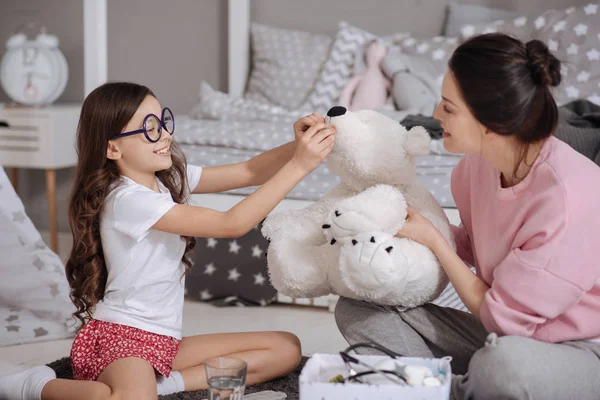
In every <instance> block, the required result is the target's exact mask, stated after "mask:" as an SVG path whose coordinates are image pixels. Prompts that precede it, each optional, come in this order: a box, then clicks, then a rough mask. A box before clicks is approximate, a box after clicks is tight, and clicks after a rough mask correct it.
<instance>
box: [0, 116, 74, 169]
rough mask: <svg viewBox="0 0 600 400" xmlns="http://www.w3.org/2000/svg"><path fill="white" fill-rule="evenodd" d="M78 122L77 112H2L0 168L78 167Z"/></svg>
mask: <svg viewBox="0 0 600 400" xmlns="http://www.w3.org/2000/svg"><path fill="white" fill-rule="evenodd" d="M77 119H78V109H76V108H66V107H61V108H59V109H55V108H52V107H50V108H47V109H40V110H35V109H19V108H14V109H2V110H1V111H0V165H6V166H9V167H17V168H63V167H68V166H73V165H75V164H76V162H77V154H76V150H75V130H76V129H77Z"/></svg>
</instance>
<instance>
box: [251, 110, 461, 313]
mask: <svg viewBox="0 0 600 400" xmlns="http://www.w3.org/2000/svg"><path fill="white" fill-rule="evenodd" d="M331 123H332V124H334V125H335V126H336V128H337V135H336V144H335V148H334V149H333V151H332V152H331V153H330V155H329V156H328V158H327V164H328V167H329V169H330V170H331V171H332V172H333V173H335V174H337V175H338V176H339V177H340V178H341V183H340V184H339V185H338V186H337V187H336V188H335V189H334V190H332V191H331V192H330V193H328V194H327V195H326V196H325V197H324V198H323V199H322V200H320V201H318V202H316V203H315V204H313V205H311V206H309V207H306V208H304V209H301V210H293V211H287V212H282V213H276V214H273V215H272V216H270V217H268V218H267V219H266V221H265V223H264V225H263V229H262V232H263V235H264V236H265V237H267V238H268V239H269V240H270V241H271V243H270V245H269V249H268V253H267V261H268V266H269V273H270V276H271V281H272V283H273V285H274V286H275V288H276V289H277V290H278V291H279V292H281V293H283V294H285V295H288V296H292V297H299V298H306V297H318V296H322V295H326V294H329V293H335V294H338V295H341V296H345V297H349V298H353V299H359V300H367V301H370V302H375V303H379V304H393V305H402V306H405V307H415V306H417V305H420V304H424V303H426V302H429V301H431V300H433V299H435V298H436V297H437V296H438V295H439V294H440V293H441V291H442V290H443V289H444V287H445V286H446V285H447V283H448V278H447V276H446V274H445V273H444V271H443V269H442V267H441V265H440V264H439V262H438V260H437V258H436V257H435V255H434V254H433V253H432V251H431V250H429V249H428V248H427V247H425V246H423V245H420V244H418V243H416V242H414V241H412V240H409V239H400V238H397V237H395V236H394V235H395V234H396V233H397V232H398V231H399V230H400V229H401V228H402V226H403V225H404V222H405V220H406V205H407V203H408V204H410V205H411V206H412V207H414V208H415V209H416V210H418V211H419V212H421V213H422V214H423V215H424V216H425V217H427V218H428V219H429V220H430V221H431V222H432V223H433V224H434V225H435V226H436V227H437V228H438V229H439V230H440V231H441V232H442V234H443V235H444V236H445V237H446V238H447V239H448V240H449V241H450V243H452V245H454V241H453V238H452V234H451V231H450V227H449V222H448V219H447V217H446V215H445V214H444V212H443V210H442V208H441V207H440V205H439V204H438V203H437V201H436V200H435V198H434V197H433V196H432V195H431V193H430V192H429V191H428V190H427V189H426V188H425V187H423V186H422V185H421V184H419V183H418V182H417V181H416V179H415V175H416V163H415V157H416V156H419V155H425V154H428V153H429V145H430V138H429V135H428V133H427V131H426V130H425V129H424V128H422V127H414V128H412V129H411V130H410V131H407V130H406V129H405V128H404V127H403V126H402V125H400V124H399V123H398V122H397V121H394V120H393V119H391V118H389V117H387V116H385V115H383V114H380V113H378V112H375V111H370V110H361V111H356V112H350V111H347V112H346V114H344V115H341V116H338V117H333V118H332V119H331Z"/></svg>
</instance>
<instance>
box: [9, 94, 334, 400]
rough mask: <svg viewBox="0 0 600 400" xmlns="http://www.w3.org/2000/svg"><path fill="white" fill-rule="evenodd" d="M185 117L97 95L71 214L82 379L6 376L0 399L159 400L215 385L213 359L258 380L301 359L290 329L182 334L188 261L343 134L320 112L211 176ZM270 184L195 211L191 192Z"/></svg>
mask: <svg viewBox="0 0 600 400" xmlns="http://www.w3.org/2000/svg"><path fill="white" fill-rule="evenodd" d="M174 128H175V121H174V119H173V115H172V114H171V111H170V110H169V109H168V108H162V107H161V105H160V103H159V102H158V100H157V99H156V98H155V96H154V95H153V93H152V92H151V91H150V90H149V89H148V88H146V87H144V86H140V85H136V84H132V83H108V84H105V85H103V86H101V87H99V88H97V89H96V90H94V91H93V92H92V93H90V95H89V96H88V97H87V98H86V100H85V101H84V104H83V108H82V111H81V118H80V121H79V127H78V133H77V149H78V154H79V162H78V166H77V173H76V178H75V185H74V190H73V195H72V199H71V204H70V208H69V216H70V223H71V229H72V231H73V240H74V245H73V251H72V253H71V256H70V258H69V260H68V262H67V266H66V271H67V279H68V281H69V284H70V286H71V297H72V300H73V302H74V304H75V306H76V307H77V311H76V313H75V314H74V315H75V316H76V317H77V318H79V319H80V320H81V321H82V323H84V324H85V325H84V326H83V329H82V330H81V331H80V332H79V333H78V335H77V336H76V338H75V340H74V342H73V347H72V349H71V361H72V366H73V374H74V377H75V379H76V380H62V379H55V378H56V375H55V374H54V372H53V370H51V369H50V368H48V367H36V368H33V369H31V370H28V371H24V372H21V373H18V374H13V375H9V376H6V377H2V378H0V399H9V400H12V399H40V398H42V399H45V400H46V399H47V400H54V399H56V400H71V399H73V400H75V399H89V400H91V399H156V398H157V394H168V393H173V392H178V391H183V390H186V391H190V390H198V389H202V388H206V387H207V382H206V376H205V372H204V367H203V365H202V362H203V360H205V359H207V358H209V357H214V356H225V355H226V356H231V357H236V358H240V359H243V360H245V361H246V362H247V363H248V375H247V384H249V385H252V384H255V383H258V382H264V381H267V380H271V379H273V378H276V377H278V376H281V375H285V374H288V373H289V372H291V371H292V370H293V369H294V368H295V367H296V366H297V365H298V364H299V362H300V358H301V352H300V343H299V341H298V339H297V338H296V337H295V336H293V335H292V334H289V333H283V332H265V333H237V334H214V335H200V336H193V337H185V338H183V339H182V338H181V317H182V307H183V299H184V275H185V273H186V272H187V271H188V270H189V269H190V267H191V264H190V262H189V260H188V259H187V258H186V256H185V254H186V253H187V252H188V251H189V250H190V249H191V248H192V247H193V246H194V243H195V239H194V237H196V236H199V237H217V238H218V237H220V238H230V237H231V238H232V237H239V236H242V235H244V234H245V233H246V232H248V231H250V230H251V229H252V228H253V227H255V226H256V225H257V224H259V223H260V221H261V220H263V219H264V218H265V217H266V216H267V215H268V214H269V212H271V211H272V210H273V209H274V208H275V206H276V205H277V204H278V203H279V202H280V201H281V200H282V199H283V198H284V197H285V195H286V194H287V193H289V192H290V190H291V189H292V188H293V187H294V186H295V185H296V184H297V183H298V182H300V181H301V180H302V179H303V178H304V177H305V176H306V175H307V174H308V173H310V172H311V171H312V170H313V169H315V168H316V167H317V166H318V165H319V164H320V163H321V162H322V161H323V159H324V158H325V156H326V155H327V154H328V153H329V152H330V151H331V149H332V147H333V145H334V138H335V135H334V132H335V130H334V128H328V127H327V124H325V122H324V119H323V118H322V117H321V116H319V115H318V114H312V115H310V116H307V117H305V118H302V119H300V120H298V121H297V122H296V123H295V124H294V131H295V136H296V140H295V142H292V143H288V144H287V145H284V146H281V147H279V148H276V149H273V150H271V151H268V152H266V153H264V154H262V155H259V156H257V157H255V158H253V159H251V160H249V161H248V162H246V163H241V164H235V165H226V166H221V167H212V168H205V169H201V168H199V167H196V166H193V165H187V166H186V164H185V158H184V156H183V154H182V153H181V151H180V149H179V147H178V146H177V145H176V143H175V142H173V141H172V137H171V135H172V134H173V133H174ZM254 185H262V186H261V187H260V188H259V189H258V190H256V191H255V192H254V193H253V194H252V195H250V196H248V197H247V198H245V199H244V200H243V201H241V202H240V203H239V204H237V205H236V206H235V207H233V208H232V209H231V210H229V211H227V212H217V211H214V210H210V209H206V208H201V207H193V206H189V205H186V201H187V198H188V195H189V194H190V193H209V192H222V191H226V190H230V189H233V188H239V187H246V186H254Z"/></svg>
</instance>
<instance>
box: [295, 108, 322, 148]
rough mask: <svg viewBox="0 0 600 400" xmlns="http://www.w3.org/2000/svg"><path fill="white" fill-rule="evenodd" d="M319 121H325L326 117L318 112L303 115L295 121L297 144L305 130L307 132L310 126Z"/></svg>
mask: <svg viewBox="0 0 600 400" xmlns="http://www.w3.org/2000/svg"><path fill="white" fill-rule="evenodd" d="M319 122H325V118H323V117H322V116H321V114H319V113H317V112H314V113H312V114H310V115H307V116H305V117H302V118H300V119H299V120H297V121H296V122H294V137H295V140H296V144H297V143H298V142H299V141H300V139H301V138H302V136H303V135H304V132H306V131H307V130H308V128H310V127H311V126H313V125H314V124H317V123H319Z"/></svg>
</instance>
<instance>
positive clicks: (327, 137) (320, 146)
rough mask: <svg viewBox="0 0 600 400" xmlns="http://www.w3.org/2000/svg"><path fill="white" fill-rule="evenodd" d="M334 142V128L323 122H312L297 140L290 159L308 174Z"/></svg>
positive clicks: (320, 161) (323, 157) (326, 153)
mask: <svg viewBox="0 0 600 400" xmlns="http://www.w3.org/2000/svg"><path fill="white" fill-rule="evenodd" d="M334 144H335V128H327V124H326V123H325V122H317V123H313V124H312V125H311V126H310V127H309V128H308V129H307V130H306V131H305V132H304V133H302V136H301V137H300V139H299V140H298V144H297V145H296V149H295V151H294V155H293V157H292V161H294V162H296V163H298V164H299V165H300V167H301V168H302V169H304V171H305V172H306V173H307V174H308V173H309V172H311V171H312V170H314V169H315V168H317V167H318V166H319V164H321V163H322V162H323V160H324V159H325V157H327V155H328V154H329V152H330V151H331V149H333V145H334Z"/></svg>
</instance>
